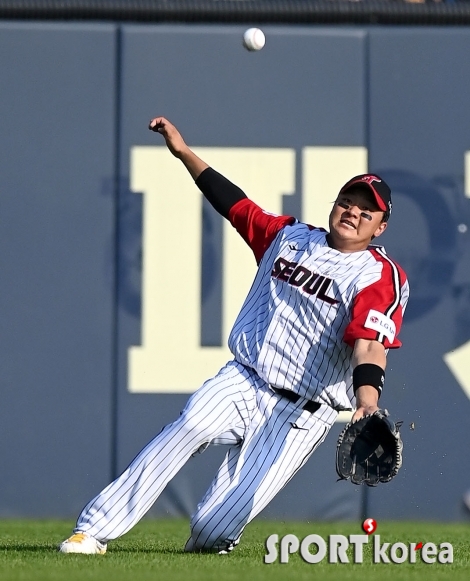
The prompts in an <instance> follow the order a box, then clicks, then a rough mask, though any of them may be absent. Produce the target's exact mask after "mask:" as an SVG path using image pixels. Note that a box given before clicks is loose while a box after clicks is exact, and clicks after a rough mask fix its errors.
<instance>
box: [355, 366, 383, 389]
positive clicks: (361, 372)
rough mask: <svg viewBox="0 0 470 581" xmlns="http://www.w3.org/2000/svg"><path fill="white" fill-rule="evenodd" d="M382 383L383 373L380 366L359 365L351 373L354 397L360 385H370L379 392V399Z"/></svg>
mask: <svg viewBox="0 0 470 581" xmlns="http://www.w3.org/2000/svg"><path fill="white" fill-rule="evenodd" d="M384 381H385V371H384V370H383V369H382V368H381V367H380V365H375V363H361V364H360V365H358V366H357V367H355V369H354V371H353V390H354V395H356V391H357V390H358V389H359V387H361V385H372V387H375V389H376V390H377V391H378V392H379V397H380V395H381V394H382V389H383V386H384Z"/></svg>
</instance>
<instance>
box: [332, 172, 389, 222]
mask: <svg viewBox="0 0 470 581" xmlns="http://www.w3.org/2000/svg"><path fill="white" fill-rule="evenodd" d="M353 186H364V187H366V188H367V189H368V190H369V191H370V192H372V193H373V194H374V198H375V201H376V202H377V205H378V206H379V208H380V209H381V210H382V212H387V213H388V214H389V215H390V214H391V213H392V190H391V189H390V188H389V186H388V185H387V184H386V183H385V182H384V180H383V179H382V178H381V177H379V176H378V175H376V174H372V173H365V174H361V175H359V176H355V177H353V178H351V179H350V180H349V182H347V183H346V184H344V186H343V187H342V188H341V190H340V192H339V193H340V194H343V193H344V192H345V191H346V190H348V189H349V188H351V187H353Z"/></svg>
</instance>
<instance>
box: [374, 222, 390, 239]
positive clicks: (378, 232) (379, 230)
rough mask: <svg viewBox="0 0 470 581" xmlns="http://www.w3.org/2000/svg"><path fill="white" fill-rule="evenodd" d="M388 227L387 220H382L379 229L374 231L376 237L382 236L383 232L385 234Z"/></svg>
mask: <svg viewBox="0 0 470 581" xmlns="http://www.w3.org/2000/svg"><path fill="white" fill-rule="evenodd" d="M386 228H387V222H380V224H379V226H378V228H377V230H376V231H375V232H374V238H377V236H380V235H381V234H383V233H384V232H385V230H386Z"/></svg>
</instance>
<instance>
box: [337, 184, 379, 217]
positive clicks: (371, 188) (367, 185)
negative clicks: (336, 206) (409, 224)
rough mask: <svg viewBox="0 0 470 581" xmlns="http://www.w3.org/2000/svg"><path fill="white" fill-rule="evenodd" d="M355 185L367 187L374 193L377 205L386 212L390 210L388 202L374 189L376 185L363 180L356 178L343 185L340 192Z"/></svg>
mask: <svg viewBox="0 0 470 581" xmlns="http://www.w3.org/2000/svg"><path fill="white" fill-rule="evenodd" d="M353 186H361V187H363V188H364V187H365V188H367V189H368V190H369V191H370V192H372V194H373V195H374V199H375V201H376V203H377V206H378V207H379V208H380V209H381V210H382V212H386V211H387V210H388V208H387V205H386V203H385V202H384V201H383V200H382V198H381V197H380V194H379V193H378V192H377V191H376V190H375V189H374V186H373V185H372V184H369V183H368V182H365V181H363V180H355V181H353V182H349V183H348V184H346V185H345V186H344V187H343V189H342V190H341V192H340V194H341V193H343V192H345V191H346V190H349V189H350V188H352V187H353Z"/></svg>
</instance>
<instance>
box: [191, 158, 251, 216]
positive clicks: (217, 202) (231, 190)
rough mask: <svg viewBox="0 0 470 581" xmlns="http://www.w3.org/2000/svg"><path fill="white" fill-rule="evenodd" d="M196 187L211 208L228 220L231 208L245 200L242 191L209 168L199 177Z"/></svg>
mask: <svg viewBox="0 0 470 581" xmlns="http://www.w3.org/2000/svg"><path fill="white" fill-rule="evenodd" d="M196 185H197V187H198V188H199V189H200V190H201V192H202V193H203V194H204V197H205V198H207V199H208V200H209V202H210V204H211V206H212V207H213V208H214V209H215V210H217V212H219V214H222V216H223V217H224V218H228V214H229V212H230V209H231V207H232V206H234V205H235V204H236V203H237V202H239V201H240V200H243V199H244V198H246V195H245V193H244V192H243V190H241V189H240V188H239V187H238V186H236V185H235V184H232V182H231V181H230V180H228V179H227V178H226V177H224V176H223V175H222V174H220V173H218V172H216V171H215V170H214V169H212V168H211V167H208V168H206V169H205V170H204V171H203V172H202V173H201V174H200V175H199V177H198V178H197V180H196Z"/></svg>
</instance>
